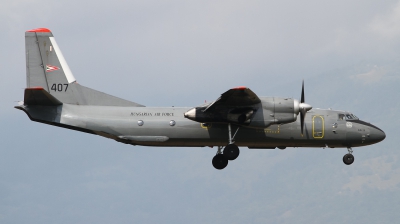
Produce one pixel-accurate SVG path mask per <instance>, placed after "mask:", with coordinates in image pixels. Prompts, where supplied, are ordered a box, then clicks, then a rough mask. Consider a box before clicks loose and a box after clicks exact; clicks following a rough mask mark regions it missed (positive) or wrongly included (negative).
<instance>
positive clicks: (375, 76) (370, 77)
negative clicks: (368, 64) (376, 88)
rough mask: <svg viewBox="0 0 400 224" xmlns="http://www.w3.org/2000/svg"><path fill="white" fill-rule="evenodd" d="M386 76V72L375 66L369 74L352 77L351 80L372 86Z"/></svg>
mask: <svg viewBox="0 0 400 224" xmlns="http://www.w3.org/2000/svg"><path fill="white" fill-rule="evenodd" d="M385 74H386V70H385V69H383V68H380V67H378V66H377V65H375V66H374V67H373V68H372V69H371V70H370V71H369V72H366V73H361V74H358V75H352V76H350V78H352V79H354V80H357V81H362V82H364V84H370V83H375V82H379V81H381V79H382V78H383V76H384V75H385Z"/></svg>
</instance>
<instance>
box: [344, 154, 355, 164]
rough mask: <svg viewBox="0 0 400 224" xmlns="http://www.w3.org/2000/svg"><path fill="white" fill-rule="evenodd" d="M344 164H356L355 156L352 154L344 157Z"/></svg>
mask: <svg viewBox="0 0 400 224" xmlns="http://www.w3.org/2000/svg"><path fill="white" fill-rule="evenodd" d="M343 162H344V164H346V165H351V164H352V163H353V162H354V156H353V155H352V154H346V155H344V156H343Z"/></svg>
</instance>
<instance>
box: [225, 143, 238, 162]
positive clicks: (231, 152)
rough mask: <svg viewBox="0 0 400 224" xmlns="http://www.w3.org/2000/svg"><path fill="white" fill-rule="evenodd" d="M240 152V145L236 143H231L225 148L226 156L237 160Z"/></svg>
mask: <svg viewBox="0 0 400 224" xmlns="http://www.w3.org/2000/svg"><path fill="white" fill-rule="evenodd" d="M239 154H240V150H239V147H237V145H235V144H229V145H227V146H225V148H224V156H225V158H227V159H228V160H235V159H236V158H237V157H238V156H239Z"/></svg>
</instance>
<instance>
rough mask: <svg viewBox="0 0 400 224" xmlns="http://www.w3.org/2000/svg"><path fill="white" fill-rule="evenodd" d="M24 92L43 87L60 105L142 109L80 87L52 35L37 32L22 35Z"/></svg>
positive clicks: (39, 29) (43, 30) (127, 102)
mask: <svg viewBox="0 0 400 224" xmlns="http://www.w3.org/2000/svg"><path fill="white" fill-rule="evenodd" d="M25 49H26V80H27V88H32V87H42V88H43V89H44V90H45V91H47V92H48V93H50V94H51V95H52V96H54V97H55V98H56V99H58V100H59V101H60V102H62V103H68V104H76V105H99V106H100V105H101V106H142V105H140V104H137V103H134V102H130V101H128V100H124V99H121V98H118V97H114V96H111V95H108V94H106V93H103V92H100V91H97V90H93V89H90V88H87V87H84V86H81V85H79V84H78V83H77V82H76V79H75V77H74V75H73V74H72V72H71V69H70V68H69V66H68V64H67V61H66V60H65V58H64V56H63V54H62V53H61V50H60V47H59V46H58V44H57V42H56V40H55V39H54V36H53V34H52V32H51V31H50V30H49V29H47V28H38V29H33V30H28V31H26V32H25Z"/></svg>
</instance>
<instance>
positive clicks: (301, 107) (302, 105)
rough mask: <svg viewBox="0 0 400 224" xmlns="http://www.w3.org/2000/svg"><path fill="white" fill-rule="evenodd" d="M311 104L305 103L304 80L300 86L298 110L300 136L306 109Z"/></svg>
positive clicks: (307, 109)
mask: <svg viewBox="0 0 400 224" xmlns="http://www.w3.org/2000/svg"><path fill="white" fill-rule="evenodd" d="M311 109H312V106H311V105H309V104H306V103H305V99H304V80H303V84H302V87H301V100H300V104H299V112H300V125H301V136H303V131H304V118H305V117H306V113H307V111H309V110H311Z"/></svg>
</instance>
